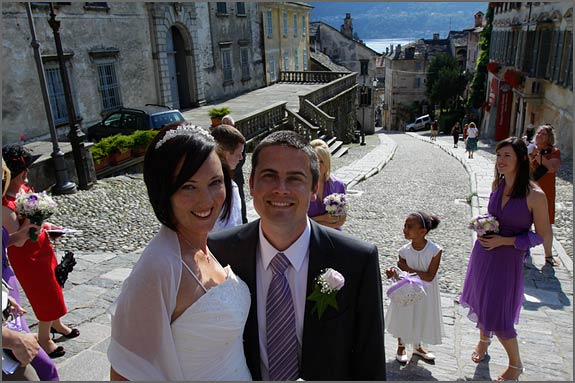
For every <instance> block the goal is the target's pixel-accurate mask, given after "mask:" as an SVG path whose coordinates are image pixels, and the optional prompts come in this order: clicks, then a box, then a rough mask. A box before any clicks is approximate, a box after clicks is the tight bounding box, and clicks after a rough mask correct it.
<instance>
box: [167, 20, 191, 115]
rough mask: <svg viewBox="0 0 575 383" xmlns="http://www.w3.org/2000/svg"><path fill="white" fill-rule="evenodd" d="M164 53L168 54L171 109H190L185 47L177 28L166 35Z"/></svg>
mask: <svg viewBox="0 0 575 383" xmlns="http://www.w3.org/2000/svg"><path fill="white" fill-rule="evenodd" d="M166 53H167V54H168V75H169V77H170V90H171V95H172V107H174V108H177V109H187V108H191V107H192V100H191V97H190V81H189V77H188V67H187V64H186V60H187V56H186V46H185V42H184V37H183V36H182V34H181V32H180V31H179V29H178V28H177V27H171V28H170V29H169V31H168V33H167V34H166Z"/></svg>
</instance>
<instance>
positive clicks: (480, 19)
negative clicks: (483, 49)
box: [474, 11, 483, 28]
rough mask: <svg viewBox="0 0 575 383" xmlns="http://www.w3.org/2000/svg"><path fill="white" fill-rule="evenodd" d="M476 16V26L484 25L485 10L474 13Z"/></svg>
mask: <svg viewBox="0 0 575 383" xmlns="http://www.w3.org/2000/svg"><path fill="white" fill-rule="evenodd" d="M474 17H475V25H474V26H475V27H476V28H477V27H480V26H482V25H483V12H481V11H480V12H477V13H476V14H475V15H474Z"/></svg>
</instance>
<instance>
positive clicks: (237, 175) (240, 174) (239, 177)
mask: <svg viewBox="0 0 575 383" xmlns="http://www.w3.org/2000/svg"><path fill="white" fill-rule="evenodd" d="M222 125H230V126H233V127H234V128H235V127H236V123H235V121H234V119H233V118H232V116H230V115H229V114H227V115H225V116H224V117H223V118H222ZM240 133H241V132H240ZM244 141H245V139H244ZM245 162H246V146H245V145H244V149H243V151H242V159H241V160H240V162H239V163H238V165H237V166H236V169H235V170H234V178H233V179H234V182H235V183H236V185H238V191H239V192H240V199H241V202H242V203H241V204H242V223H248V210H247V208H246V196H245V192H244V184H245V182H244V171H243V166H244V163H245Z"/></svg>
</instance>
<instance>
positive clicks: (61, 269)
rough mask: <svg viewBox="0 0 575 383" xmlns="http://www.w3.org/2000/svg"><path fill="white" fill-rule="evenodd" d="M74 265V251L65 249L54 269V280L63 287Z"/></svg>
mask: <svg viewBox="0 0 575 383" xmlns="http://www.w3.org/2000/svg"><path fill="white" fill-rule="evenodd" d="M74 266H76V258H74V253H73V252H71V251H69V250H66V251H65V252H64V256H63V257H62V260H61V261H60V263H59V264H58V266H56V269H55V270H54V274H55V275H56V280H57V281H58V284H59V285H60V286H62V287H64V283H66V281H67V280H68V274H69V273H70V272H71V271H72V270H74Z"/></svg>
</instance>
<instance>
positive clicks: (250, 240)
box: [234, 220, 261, 379]
mask: <svg viewBox="0 0 575 383" xmlns="http://www.w3.org/2000/svg"><path fill="white" fill-rule="evenodd" d="M236 239H237V246H236V247H235V248H236V249H237V255H236V256H237V257H241V258H242V261H240V262H237V263H236V268H237V271H236V269H234V272H236V274H237V275H239V276H240V277H241V278H242V280H243V281H244V282H245V283H246V285H248V287H249V289H250V293H251V298H252V302H251V306H250V312H249V314H248V320H247V322H246V327H245V329H244V341H245V342H246V347H245V348H244V350H245V351H246V359H247V362H248V366H249V368H250V371H251V372H252V375H254V376H253V378H254V379H258V378H259V377H260V375H261V371H260V342H259V334H258V315H257V313H258V311H257V298H256V291H257V286H256V250H257V247H258V242H259V220H258V221H256V222H254V223H251V224H248V225H247V227H246V229H245V230H242V231H240V232H239V233H238V235H237V237H236ZM260 379H261V378H260Z"/></svg>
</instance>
